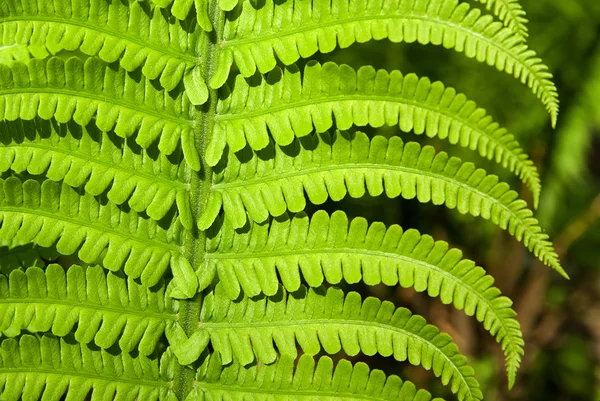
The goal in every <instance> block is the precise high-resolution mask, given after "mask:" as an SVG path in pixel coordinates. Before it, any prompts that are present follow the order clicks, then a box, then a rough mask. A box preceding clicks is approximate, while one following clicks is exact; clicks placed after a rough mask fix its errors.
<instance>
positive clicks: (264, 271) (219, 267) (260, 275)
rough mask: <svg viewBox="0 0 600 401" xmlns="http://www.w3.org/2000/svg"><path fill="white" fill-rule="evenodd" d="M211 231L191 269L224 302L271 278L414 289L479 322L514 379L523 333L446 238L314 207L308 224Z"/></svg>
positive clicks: (260, 289) (269, 286)
mask: <svg viewBox="0 0 600 401" xmlns="http://www.w3.org/2000/svg"><path fill="white" fill-rule="evenodd" d="M212 235H213V238H212V239H211V242H210V246H209V248H208V250H209V254H208V255H207V256H206V260H207V264H206V267H205V268H204V269H201V270H200V271H199V272H198V274H199V276H200V278H201V288H203V287H205V286H207V285H208V284H209V283H210V282H211V281H212V277H214V276H215V275H217V274H218V276H219V278H220V282H221V285H222V286H223V288H224V291H225V293H226V294H227V296H228V297H229V298H230V299H236V298H238V297H239V294H240V290H243V291H244V293H245V294H246V295H248V296H256V295H258V294H260V293H265V294H267V295H274V294H275V293H276V291H277V290H278V284H279V281H281V282H282V283H283V285H284V286H285V287H286V289H287V290H288V291H297V290H298V288H300V283H301V281H305V282H307V283H308V284H309V285H310V286H313V287H318V286H320V285H322V284H323V282H327V283H329V284H339V283H340V282H341V281H342V280H344V281H346V282H347V283H357V282H360V281H363V282H364V283H366V284H367V285H378V284H381V283H383V284H385V285H388V286H392V287H393V286H396V285H398V284H400V285H401V286H402V287H404V288H410V287H414V288H415V289H416V290H417V291H419V292H425V291H426V292H427V294H428V295H429V296H431V297H439V298H440V299H441V301H442V302H443V303H444V304H451V303H452V304H453V305H454V307H456V308H457V309H461V310H463V309H464V311H465V313H466V314H467V315H469V316H475V317H476V318H477V320H478V321H480V322H482V323H483V326H484V327H485V329H486V330H488V331H489V332H490V333H491V334H492V335H493V336H495V337H496V340H497V341H498V343H500V344H501V345H502V349H503V350H504V353H505V356H506V369H507V373H508V377H509V381H510V382H511V383H512V382H513V381H514V378H515V377H516V372H517V370H518V368H519V365H520V361H521V356H522V355H523V338H522V334H521V330H520V326H519V323H518V322H517V321H516V320H515V316H516V313H515V312H514V311H513V309H512V308H511V305H512V302H511V301H510V299H508V298H506V297H504V296H502V294H501V292H500V290H498V289H497V288H496V287H494V286H493V284H494V279H493V278H492V277H491V276H488V275H486V274H485V271H484V270H483V269H482V268H481V267H478V266H476V265H475V263H473V262H472V261H470V260H466V259H463V255H462V252H461V251H460V250H458V249H449V248H448V244H447V243H446V242H443V241H434V240H433V238H432V237H430V236H428V235H420V234H419V233H418V232H417V231H416V230H407V231H403V230H402V228H401V227H399V226H397V225H393V226H391V227H389V228H387V229H386V227H385V226H384V225H383V224H382V223H375V224H372V225H371V226H369V225H368V223H367V221H366V220H365V219H362V218H356V219H354V220H352V222H349V221H348V218H347V217H346V215H345V214H344V213H343V212H340V211H338V212H335V213H334V214H333V215H332V216H331V218H330V217H329V216H328V215H327V213H325V212H323V211H319V212H317V213H315V214H314V215H313V217H312V218H311V219H310V221H309V219H308V217H307V216H306V215H304V214H300V215H296V216H295V217H294V218H292V219H279V220H277V219H276V220H273V221H272V223H271V224H270V225H256V224H253V225H251V230H249V231H247V232H243V233H241V232H238V233H236V234H233V235H232V234H230V233H229V231H228V229H221V230H220V231H219V232H218V233H213V234H212ZM301 277H302V278H301Z"/></svg>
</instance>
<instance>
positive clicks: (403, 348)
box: [166, 285, 483, 400]
mask: <svg viewBox="0 0 600 401" xmlns="http://www.w3.org/2000/svg"><path fill="white" fill-rule="evenodd" d="M175 327H178V326H175ZM178 329H179V332H178V333H177V334H175V329H167V332H166V333H167V338H168V339H169V342H170V344H171V349H172V350H173V352H174V354H175V355H176V356H177V357H178V359H179V361H180V363H187V362H189V360H190V359H191V358H190V354H193V357H195V358H198V356H199V354H200V352H201V351H202V348H201V347H199V346H198V343H197V342H196V341H194V339H190V340H187V343H188V344H189V345H192V346H191V347H189V346H186V345H187V344H186V342H184V341H183V339H184V338H185V337H184V336H185V334H184V333H183V329H181V328H178ZM195 336H196V337H203V338H210V342H211V344H212V347H213V349H214V350H215V352H217V353H219V354H220V357H221V359H222V362H223V363H224V364H228V363H230V362H231V361H233V360H234V359H235V360H236V361H237V362H239V363H241V364H242V365H246V364H249V363H251V362H253V361H254V360H255V358H258V359H259V360H261V361H262V362H266V363H271V362H274V361H275V360H276V359H277V355H278V352H279V353H280V354H284V355H289V356H291V357H293V358H296V357H297V356H298V355H297V354H298V349H297V347H298V346H299V347H300V348H301V349H302V351H303V353H305V354H308V355H317V354H318V353H319V352H321V350H323V351H325V352H327V353H328V354H336V353H338V352H340V351H342V350H343V351H344V352H345V353H346V354H347V355H350V356H354V355H357V354H359V353H360V352H362V353H364V354H366V355H375V354H380V355H383V356H393V357H394V358H395V359H396V360H397V361H409V362H410V363H411V364H413V365H415V366H419V365H422V366H423V367H424V368H425V369H427V370H433V373H434V374H435V375H436V376H437V377H441V379H442V382H443V384H444V385H447V384H448V383H451V388H452V392H454V393H456V394H458V398H459V400H480V399H482V397H483V395H482V394H481V391H480V390H479V384H478V383H477V380H476V379H475V377H474V376H473V369H472V368H471V367H470V366H469V365H468V363H467V359H466V357H465V356H463V355H462V354H461V353H460V352H459V350H458V347H457V346H456V345H455V344H454V343H453V342H452V339H451V338H450V336H448V335H447V334H444V333H440V331H439V330H438V329H437V328H436V327H435V326H432V325H428V324H426V322H425V319H423V318H422V317H420V316H417V315H413V314H412V313H411V312H410V311H409V310H408V309H406V308H399V309H396V308H395V307H394V305H393V304H392V303H391V302H381V301H380V300H379V299H377V298H373V297H370V298H367V299H365V300H364V301H363V300H362V299H361V296H360V295H359V294H358V293H356V292H351V293H348V294H347V295H345V294H344V293H343V292H342V290H340V289H337V288H329V289H327V290H326V289H325V288H323V287H321V288H317V289H313V288H310V289H308V290H307V289H306V288H305V287H301V288H300V290H299V291H297V292H294V293H290V294H287V293H286V292H285V291H284V290H283V289H280V291H279V292H278V293H277V294H276V295H274V296H273V297H270V298H268V299H267V298H266V297H261V298H258V299H256V298H255V299H251V298H247V297H244V298H242V299H241V300H240V301H239V302H235V301H231V300H229V299H228V298H227V297H226V296H225V294H224V293H223V292H222V291H221V290H220V285H217V288H216V290H215V292H212V293H210V294H208V295H207V296H206V297H205V298H204V303H203V308H202V312H201V318H200V324H199V330H198V331H197V332H196V333H195ZM173 344H176V346H173ZM203 345H204V346H206V342H205V343H204V344H203ZM255 354H256V356H255ZM182 358H183V359H185V362H183V361H182V360H181V359H182ZM188 358H190V359H188Z"/></svg>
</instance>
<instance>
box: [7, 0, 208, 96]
mask: <svg viewBox="0 0 600 401" xmlns="http://www.w3.org/2000/svg"><path fill="white" fill-rule="evenodd" d="M190 1H191V0H190ZM128 3H129V4H126V3H124V2H122V1H111V2H107V1H106V0H92V1H89V0H85V1H84V0H57V1H52V2H49V1H46V0H6V1H3V2H2V3H1V4H0V38H2V39H0V40H1V42H0V43H1V44H2V45H5V46H10V45H13V44H19V45H35V46H43V47H46V48H47V49H48V50H49V51H50V52H51V53H53V54H57V53H59V52H60V51H62V50H66V51H77V50H79V51H81V52H82V53H83V54H86V55H88V56H98V57H100V58H101V59H102V60H104V61H106V62H107V63H113V62H119V64H120V65H121V66H122V67H123V68H124V69H126V70H127V71H135V70H136V69H138V68H140V67H141V71H142V73H143V74H144V75H145V76H146V77H148V78H149V79H160V83H161V86H162V87H163V88H165V89H166V90H172V89H174V88H175V87H176V86H177V84H179V82H181V80H182V79H184V77H185V79H184V83H185V87H186V91H187V92H188V94H189V95H190V99H191V100H192V102H194V104H202V103H204V102H205V101H206V99H207V98H208V88H207V86H206V84H205V83H204V80H203V79H202V78H201V76H200V74H199V72H198V71H195V69H196V65H197V64H198V63H199V62H200V63H201V62H202V60H201V58H200V59H199V58H198V57H197V56H196V54H197V53H198V43H197V38H198V36H197V35H196V34H195V32H194V31H193V30H192V31H191V32H190V30H189V29H186V28H185V27H184V26H182V25H180V24H177V23H173V22H172V21H170V20H169V17H168V16H166V15H163V13H161V12H160V9H158V8H157V9H154V10H151V9H149V7H143V6H141V5H140V3H138V2H136V1H132V2H128Z"/></svg>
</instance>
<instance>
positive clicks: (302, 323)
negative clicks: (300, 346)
mask: <svg viewBox="0 0 600 401" xmlns="http://www.w3.org/2000/svg"><path fill="white" fill-rule="evenodd" d="M285 317H289V318H291V319H293V318H294V317H293V316H289V315H286V316H285ZM332 321H334V322H335V321H336V319H335V318H331V319H325V318H321V319H307V320H305V319H298V320H294V321H293V322H289V321H283V320H275V321H271V322H240V321H239V320H237V321H225V322H199V325H200V328H201V329H205V330H208V331H210V330H211V329H215V328H216V329H219V328H224V329H225V330H227V329H231V328H242V329H248V330H251V329H253V328H257V327H259V328H260V327H265V328H266V327H275V328H277V327H282V326H298V327H303V328H304V327H310V326H321V327H322V326H328V325H331V324H336V323H332ZM337 324H338V325H342V326H348V325H353V326H359V327H369V328H373V327H375V328H378V329H381V330H383V331H387V330H389V331H394V332H397V333H403V334H404V335H405V336H406V337H410V338H412V339H413V340H415V341H417V342H419V343H421V344H423V345H425V346H428V348H433V349H435V350H437V351H438V355H441V356H442V357H443V358H444V359H445V360H446V361H447V363H448V365H449V366H452V367H453V369H452V370H453V371H454V372H455V373H456V374H457V375H458V376H459V378H460V381H461V382H462V383H463V385H464V386H465V389H468V390H469V394H472V393H471V391H470V389H471V387H470V386H469V385H468V383H467V379H466V378H465V377H464V375H463V374H462V372H461V371H460V368H459V367H458V366H457V365H456V364H455V363H454V362H453V361H452V360H451V359H450V357H448V356H447V355H446V354H445V353H444V352H442V350H441V349H440V348H439V347H438V346H436V345H434V344H433V343H432V342H430V341H428V340H426V339H425V338H423V337H420V336H418V335H417V334H415V333H411V332H409V331H407V330H406V329H404V328H400V327H395V326H392V325H391V324H385V323H381V322H373V321H368V322H365V321H361V320H354V319H353V320H345V321H341V322H340V323H337ZM439 335H440V333H438V334H437V335H436V336H435V337H434V338H437V337H438V336H439ZM319 344H320V346H321V348H322V345H321V343H320V342H319ZM232 347H235V345H233V344H232ZM394 353H395V352H394ZM409 354H410V352H409V350H408V348H407V349H406V359H405V361H408V360H409ZM432 369H433V368H432ZM440 376H441V375H440ZM470 398H471V399H474V397H473V396H471V397H470Z"/></svg>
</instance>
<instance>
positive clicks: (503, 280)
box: [327, 0, 600, 401]
mask: <svg viewBox="0 0 600 401" xmlns="http://www.w3.org/2000/svg"><path fill="white" fill-rule="evenodd" d="M470 3H472V4H473V6H475V7H478V6H479V7H481V4H480V3H479V2H477V1H475V0H472V1H470ZM520 3H521V4H522V5H523V8H524V9H525V11H526V12H527V18H528V19H529V25H528V26H529V32H530V35H529V45H530V47H531V48H532V49H534V50H535V51H536V52H537V53H538V54H539V55H540V56H541V57H542V59H543V60H544V61H545V63H546V64H547V65H548V66H549V67H550V71H551V72H552V73H553V74H554V82H555V83H556V86H557V87H558V91H559V94H560V99H561V115H560V117H559V123H558V126H557V128H556V129H552V127H551V124H550V118H549V117H548V114H547V113H546V111H545V109H544V107H543V106H542V105H541V104H540V102H539V101H538V99H537V98H535V96H534V95H533V94H531V92H530V91H529V90H528V89H527V88H526V87H524V86H523V85H522V84H521V83H520V82H518V81H517V80H515V79H514V78H512V77H511V76H508V75H507V74H505V73H500V72H498V71H496V70H495V69H494V68H491V67H489V66H487V65H484V64H480V63H478V62H476V61H475V60H472V59H468V58H466V57H465V56H464V55H463V54H459V53H456V52H454V51H448V50H445V49H443V48H442V47H438V46H422V45H419V44H397V45H396V44H390V43H389V42H387V41H383V42H377V43H376V44H373V43H372V42H371V43H369V44H367V45H354V46H352V47H350V48H349V49H345V50H339V51H336V52H335V53H334V54H333V55H327V60H333V61H336V62H338V63H346V64H349V65H351V66H353V67H355V68H358V67H360V66H361V65H365V64H371V65H373V66H375V67H376V68H386V69H388V70H391V69H399V70H400V71H402V72H403V73H405V74H408V73H416V74H417V75H419V76H428V77H429V78H431V80H432V81H434V80H441V81H443V82H444V83H445V84H446V85H447V86H452V87H454V88H456V89H457V90H458V91H459V92H463V93H465V94H466V95H467V96H468V98H469V99H471V100H474V101H475V102H476V103H477V104H478V105H479V106H480V107H483V108H485V109H486V110H487V111H488V112H489V114H490V115H491V116H493V117H494V118H495V120H496V121H498V122H499V123H500V124H501V126H503V127H505V128H507V129H508V130H509V131H510V132H511V133H513V134H514V135H515V137H516V138H517V139H518V140H519V142H520V143H521V145H522V146H523V148H524V149H525V150H527V151H528V153H529V155H530V157H531V158H532V159H533V160H534V162H535V163H536V165H537V166H538V168H539V170H540V173H541V175H542V185H543V190H542V197H541V203H540V206H539V208H538V210H537V211H536V217H537V218H538V219H539V220H540V221H541V223H542V226H543V227H544V229H545V230H546V231H547V232H548V234H550V236H551V238H552V240H553V242H554V244H555V246H556V249H557V252H558V253H559V255H560V256H561V260H562V263H563V266H564V267H565V269H566V270H567V272H568V273H569V275H570V276H571V280H570V281H567V280H564V279H562V278H561V277H560V276H559V275H558V274H556V273H554V272H552V271H551V270H550V269H549V268H547V267H545V266H542V265H540V263H538V262H537V260H536V259H535V258H534V257H533V256H532V255H530V254H529V253H528V251H527V250H526V249H525V247H523V246H522V245H521V244H520V243H518V242H517V241H516V240H514V239H513V238H512V237H511V236H509V235H508V234H507V233H506V232H502V231H501V230H499V229H498V228H497V227H496V226H494V225H493V224H491V223H488V222H486V221H484V220H482V219H476V218H472V217H468V216H462V215H460V214H459V213H458V212H456V211H450V210H447V209H445V208H442V207H435V206H432V205H427V204H425V205H424V204H419V203H418V202H417V201H416V200H415V201H405V200H389V199H384V198H383V197H379V198H371V199H362V200H360V201H357V200H347V201H344V202H345V203H346V205H344V207H343V209H344V210H346V211H347V212H348V214H349V215H356V216H363V217H366V218H367V219H369V220H370V221H382V220H383V221H384V222H385V223H387V224H393V223H398V224H400V225H402V226H403V228H418V229H419V230H420V231H421V232H422V233H427V234H431V235H432V236H433V237H434V238H436V239H438V240H445V241H448V242H449V243H450V244H451V245H452V246H455V247H458V248H460V249H461V250H463V251H464V253H465V256H466V257H468V258H470V259H472V260H475V261H476V262H477V263H478V264H479V265H481V266H483V267H484V268H485V269H486V270H487V272H488V273H489V274H491V275H492V276H494V277H495V278H496V285H497V286H498V287H499V288H500V289H501V290H502V292H503V293H504V295H507V296H509V297H510V298H511V299H512V300H513V301H514V303H515V305H514V307H515V309H516V311H517V313H518V317H517V319H518V320H519V322H520V324H521V326H522V330H523V334H524V337H525V343H526V349H525V350H526V351H525V352H526V354H525V357H524V359H523V363H522V368H521V371H520V374H519V377H518V379H517V384H516V385H515V388H514V389H513V390H512V391H510V392H509V391H508V389H507V381H506V374H505V371H504V360H503V357H502V352H501V349H500V347H499V345H498V344H497V343H496V342H495V340H494V339H493V338H492V337H491V336H490V335H489V334H488V333H487V332H485V331H484V330H483V329H482V327H481V325H480V324H479V323H478V322H477V321H476V320H475V319H474V318H470V317H467V316H466V315H465V314H464V313H463V312H461V311H456V310H455V309H453V308H452V307H450V306H444V305H443V304H442V303H441V302H440V301H439V300H437V299H431V298H429V297H427V295H425V294H419V293H416V292H414V291H412V290H408V289H402V288H399V289H394V288H388V287H383V286H382V287H356V286H351V288H350V289H355V290H359V291H361V292H363V294H365V295H368V294H371V295H375V296H377V297H379V298H382V299H387V300H390V301H392V302H394V303H395V304H396V305H397V306H406V307H408V308H410V309H412V310H413V312H415V313H419V314H421V315H423V316H425V317H426V318H427V319H428V320H429V321H430V322H431V323H433V324H436V325H437V326H438V327H440V328H441V329H442V330H443V331H446V332H448V333H449V334H451V335H452V337H453V338H454V339H455V341H456V342H457V343H458V345H459V347H460V349H461V351H462V352H464V353H465V354H467V355H468V356H469V359H470V361H471V363H472V364H473V366H474V367H475V371H476V372H477V373H478V379H479V380H480V383H481V384H482V387H483V390H484V396H485V397H484V399H485V400H487V401H504V400H540V401H542V400H544V401H547V400H552V401H567V400H569V401H598V400H600V0H520ZM361 130H365V129H364V128H361ZM366 130H367V131H371V132H377V133H378V134H384V135H400V136H401V137H402V138H403V139H404V140H405V141H419V142H422V143H429V144H432V145H434V146H435V147H436V148H437V149H438V150H446V151H448V152H449V153H450V154H452V155H455V156H459V157H461V158H463V159H464V160H469V161H473V162H476V163H478V165H479V166H482V167H484V168H485V169H486V170H487V171H488V172H492V173H495V174H498V175H500V176H501V178H502V179H503V180H505V181H508V182H509V183H511V185H512V187H513V188H514V189H517V190H520V191H521V193H522V197H523V198H524V199H526V200H528V201H529V202H530V205H532V203H531V194H530V193H529V192H528V191H527V189H526V188H523V187H522V185H521V184H520V183H519V181H518V179H516V178H515V177H514V175H513V174H511V173H509V172H506V171H503V170H502V168H501V167H499V166H498V165H496V164H494V163H491V162H487V160H483V159H481V158H479V157H478V155H477V154H474V153H473V152H470V151H465V150H464V149H462V148H460V147H458V146H453V145H449V144H448V143H447V142H446V141H439V140H438V141H435V140H433V141H432V140H430V139H428V138H422V137H420V136H416V135H414V134H405V133H399V132H398V129H397V128H389V129H387V128H386V129H383V130H382V129H377V130H369V129H366ZM330 207H331V210H334V209H337V208H339V207H340V205H339V204H336V205H335V206H334V205H333V204H331V205H330ZM369 363H371V364H372V366H374V367H378V368H381V369H383V370H385V371H386V372H387V373H396V374H399V375H400V376H401V377H404V378H406V379H410V380H412V381H414V382H415V383H416V384H417V385H418V386H420V387H423V388H427V389H430V390H432V391H433V393H434V395H436V396H442V397H446V398H447V399H448V400H452V399H454V397H453V396H452V395H450V394H449V393H448V391H447V390H446V389H444V388H443V387H442V386H441V385H440V384H439V381H438V380H437V379H435V378H434V377H433V375H432V374H431V373H430V372H427V371H425V370H424V369H421V368H412V367H406V366H399V365H398V364H393V363H390V362H389V360H388V359H384V358H381V359H375V360H373V359H369Z"/></svg>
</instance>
